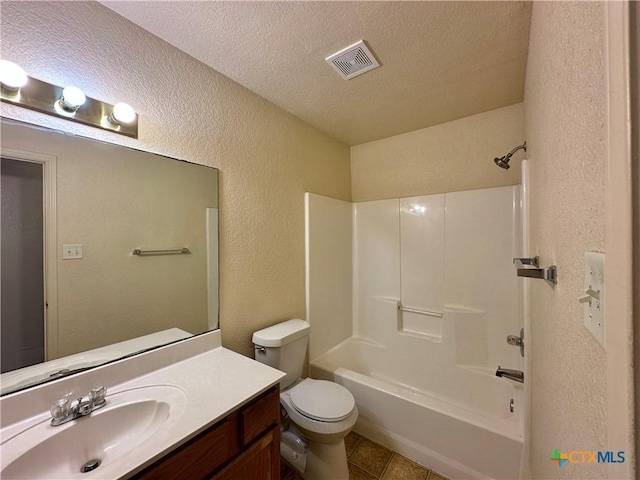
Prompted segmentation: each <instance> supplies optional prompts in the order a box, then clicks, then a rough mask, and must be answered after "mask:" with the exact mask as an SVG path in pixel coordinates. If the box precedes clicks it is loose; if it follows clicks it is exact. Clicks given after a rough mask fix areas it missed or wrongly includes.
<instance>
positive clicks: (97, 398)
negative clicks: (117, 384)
mask: <svg viewBox="0 0 640 480" xmlns="http://www.w3.org/2000/svg"><path fill="white" fill-rule="evenodd" d="M89 396H90V397H91V401H92V402H93V405H94V406H96V407H97V406H100V405H102V404H104V403H105V402H106V401H107V400H106V398H105V397H106V396H107V387H105V386H103V385H101V386H99V387H95V388H92V389H91V394H90V395H89Z"/></svg>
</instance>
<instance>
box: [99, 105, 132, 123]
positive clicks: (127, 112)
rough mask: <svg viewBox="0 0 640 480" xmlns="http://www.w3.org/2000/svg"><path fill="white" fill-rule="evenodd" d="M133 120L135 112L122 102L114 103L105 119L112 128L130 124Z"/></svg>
mask: <svg viewBox="0 0 640 480" xmlns="http://www.w3.org/2000/svg"><path fill="white" fill-rule="evenodd" d="M135 119H136V111H135V110H134V109H133V107H132V106H131V105H129V104H127V103H124V102H120V103H116V104H115V105H114V106H113V110H111V113H110V114H109V115H107V117H106V120H107V123H109V124H111V125H113V126H114V127H119V126H120V125H123V124H125V125H127V124H130V123H131V122H133V121H134V120H135Z"/></svg>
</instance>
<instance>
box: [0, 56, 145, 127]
mask: <svg viewBox="0 0 640 480" xmlns="http://www.w3.org/2000/svg"><path fill="white" fill-rule="evenodd" d="M0 83H1V84H2V89H1V91H0V101H3V102H6V103H9V104H13V105H17V106H20V107H24V108H29V109H31V110H36V111H38V112H41V113H46V114H48V115H53V116H55V117H60V118H64V119H66V120H71V121H73V122H78V123H82V124H84V125H89V126H92V127H97V128H101V129H103V130H108V131H110V132H114V133H119V134H121V135H126V136H128V137H133V138H138V115H137V114H136V112H135V110H134V109H133V107H131V106H130V105H127V104H126V103H116V104H115V105H110V104H108V103H104V102H101V101H100V100H95V99H93V98H90V97H87V96H86V95H85V94H84V92H83V91H82V90H80V89H79V88H78V87H75V86H67V87H65V88H61V87H58V86H56V85H53V84H51V83H47V82H44V81H42V80H38V79H36V78H33V77H28V76H27V74H26V73H25V71H24V70H22V68H20V67H19V66H18V65H16V64H15V63H12V62H9V61H7V60H0Z"/></svg>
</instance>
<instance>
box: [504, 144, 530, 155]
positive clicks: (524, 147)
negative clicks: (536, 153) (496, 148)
mask: <svg viewBox="0 0 640 480" xmlns="http://www.w3.org/2000/svg"><path fill="white" fill-rule="evenodd" d="M518 150H524V151H525V152H526V151H527V142H524V143H523V144H522V145H518V146H517V147H516V148H514V149H513V150H511V151H510V152H509V153H507V155H506V158H511V157H512V156H513V154H514V153H516V152H517V151H518Z"/></svg>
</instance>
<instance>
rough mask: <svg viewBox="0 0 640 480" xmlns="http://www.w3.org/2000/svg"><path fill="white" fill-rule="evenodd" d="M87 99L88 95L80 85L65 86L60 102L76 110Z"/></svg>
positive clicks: (63, 105)
mask: <svg viewBox="0 0 640 480" xmlns="http://www.w3.org/2000/svg"><path fill="white" fill-rule="evenodd" d="M86 101H87V97H86V95H85V94H84V92H83V91H82V90H80V89H79V88H78V87H64V90H62V98H61V99H60V103H61V104H62V107H63V108H66V109H69V110H73V111H76V110H77V109H78V108H80V107H81V106H82V105H84V102H86Z"/></svg>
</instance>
